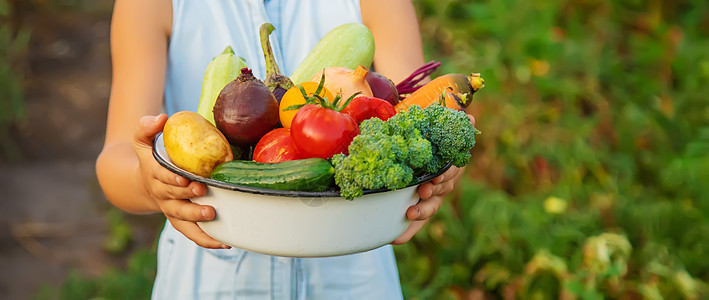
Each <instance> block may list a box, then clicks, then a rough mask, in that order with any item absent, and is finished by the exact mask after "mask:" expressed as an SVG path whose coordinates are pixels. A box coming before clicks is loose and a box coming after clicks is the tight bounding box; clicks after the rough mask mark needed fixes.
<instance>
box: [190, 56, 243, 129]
mask: <svg viewBox="0 0 709 300" xmlns="http://www.w3.org/2000/svg"><path fill="white" fill-rule="evenodd" d="M242 68H246V61H244V59H243V58H242V57H239V56H236V54H235V53H234V50H233V49H231V46H227V47H226V48H225V49H224V51H222V53H220V54H219V55H217V56H215V57H214V58H212V61H211V62H209V65H207V69H206V70H205V71H204V79H202V92H201V94H200V96H199V106H197V113H198V114H200V115H201V116H202V117H204V118H205V119H207V120H208V121H209V122H210V123H212V125H214V113H213V112H212V109H213V108H214V103H215V102H217V96H219V93H220V92H221V91H222V89H223V88H224V86H226V85H227V83H229V82H231V81H232V80H234V79H236V77H238V76H239V74H241V69H242Z"/></svg>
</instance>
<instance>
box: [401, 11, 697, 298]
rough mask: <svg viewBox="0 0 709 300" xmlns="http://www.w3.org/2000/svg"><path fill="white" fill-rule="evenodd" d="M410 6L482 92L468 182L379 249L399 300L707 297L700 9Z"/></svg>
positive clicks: (434, 42)
mask: <svg viewBox="0 0 709 300" xmlns="http://www.w3.org/2000/svg"><path fill="white" fill-rule="evenodd" d="M414 2H415V4H416V5H417V9H418V11H419V12H420V14H421V30H422V32H423V36H424V44H425V47H426V48H425V50H426V56H427V57H428V58H430V59H436V60H441V61H442V62H443V65H442V69H441V70H439V73H440V74H444V73H451V72H458V73H470V72H471V71H472V72H480V73H482V77H483V78H485V80H486V87H485V88H484V89H483V90H481V91H480V92H479V93H478V94H476V95H475V98H474V101H473V102H474V104H473V105H472V107H471V108H470V109H469V112H470V113H472V114H473V115H475V116H477V119H478V120H477V124H476V125H477V127H478V129H480V130H481V131H482V132H483V133H482V134H481V135H479V136H478V143H477V146H476V148H475V149H474V150H473V162H472V163H471V165H470V166H469V167H468V168H467V175H468V176H467V177H466V178H464V179H463V180H462V181H461V183H460V184H459V186H458V189H457V191H456V193H455V195H454V196H452V197H450V199H449V201H446V203H445V204H444V206H443V207H442V208H441V210H440V211H439V212H438V213H437V214H436V215H435V216H434V218H433V220H432V221H431V222H430V223H429V224H428V225H427V227H426V228H425V229H424V230H423V231H422V232H420V233H419V234H418V235H417V236H416V238H415V240H414V241H413V242H412V243H409V244H407V245H405V246H400V247H396V248H395V249H396V252H397V257H398V260H399V267H400V276H401V281H402V284H403V287H404V292H405V296H406V298H408V299H466V298H467V297H469V296H470V295H473V294H476V295H486V296H488V297H491V298H494V299H495V298H507V299H557V298H560V299H604V298H613V299H615V298H633V297H642V298H647V299H699V298H704V297H709V294H707V293H706V292H707V286H706V282H707V280H709V259H707V257H709V219H707V216H708V215H709V186H707V185H706V182H709V155H707V153H709V98H708V97H709V38H708V37H709V2H706V1H691V0H688V1H673V2H670V1H660V0H653V1H630V0H624V1H600V0H564V1H548V0H532V1H519V0H495V1H456V0H443V1H438V0H436V1H434V0H418V1H414Z"/></svg>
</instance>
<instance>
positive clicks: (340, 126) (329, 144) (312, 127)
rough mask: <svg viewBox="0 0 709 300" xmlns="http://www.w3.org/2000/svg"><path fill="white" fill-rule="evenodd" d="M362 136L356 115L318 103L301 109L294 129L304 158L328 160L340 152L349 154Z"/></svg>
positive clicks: (293, 125)
mask: <svg viewBox="0 0 709 300" xmlns="http://www.w3.org/2000/svg"><path fill="white" fill-rule="evenodd" d="M358 134H359V126H358V125H357V121H355V119H354V118H352V116H350V115H348V114H343V113H341V112H338V111H335V110H332V109H328V108H323V107H321V106H319V105H315V104H308V105H306V106H303V107H302V108H301V109H300V110H298V113H297V114H296V115H295V117H294V118H293V124H292V126H291V135H292V136H293V140H294V141H295V145H296V146H297V147H298V152H299V153H300V154H301V155H302V158H311V157H319V158H324V159H328V158H331V157H332V156H334V155H335V154H338V153H345V154H347V147H348V146H349V145H350V143H351V142H352V139H354V137H355V136H357V135H358Z"/></svg>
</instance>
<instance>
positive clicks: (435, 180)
mask: <svg viewBox="0 0 709 300" xmlns="http://www.w3.org/2000/svg"><path fill="white" fill-rule="evenodd" d="M448 171H450V169H448ZM448 171H446V172H445V173H443V174H441V175H438V177H436V178H433V180H431V183H433V184H439V183H441V182H442V181H443V179H445V178H446V173H448Z"/></svg>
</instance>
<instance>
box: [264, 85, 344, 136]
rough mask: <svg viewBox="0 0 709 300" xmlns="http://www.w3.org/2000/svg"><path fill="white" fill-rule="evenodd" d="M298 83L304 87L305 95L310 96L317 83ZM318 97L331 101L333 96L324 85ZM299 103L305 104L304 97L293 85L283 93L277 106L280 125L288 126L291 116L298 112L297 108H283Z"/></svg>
mask: <svg viewBox="0 0 709 300" xmlns="http://www.w3.org/2000/svg"><path fill="white" fill-rule="evenodd" d="M300 85H302V86H303V89H305V93H306V94H307V95H310V96H312V95H313V94H315V91H316V90H317V89H318V83H316V82H310V81H307V82H303V83H301V84H300ZM318 95H320V97H323V98H327V100H328V101H329V102H332V100H333V99H335V97H334V96H333V95H332V93H330V91H328V90H327V89H326V88H325V87H323V88H322V90H321V91H320V93H319V94H318ZM300 104H305V98H303V93H302V92H301V91H300V89H299V88H298V86H297V85H296V86H294V87H292V88H290V89H288V90H287V91H286V93H285V94H283V98H281V104H279V106H278V116H279V118H280V120H281V125H283V127H285V128H290V126H291V123H292V122H293V117H294V116H295V113H296V112H298V111H297V110H284V109H285V108H288V107H290V106H293V105H300Z"/></svg>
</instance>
